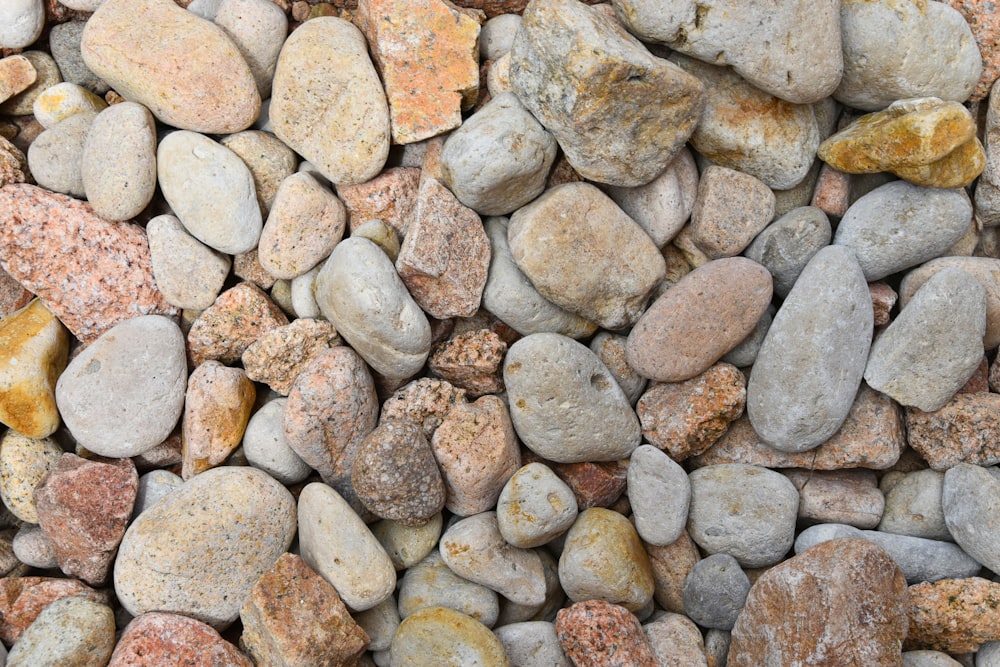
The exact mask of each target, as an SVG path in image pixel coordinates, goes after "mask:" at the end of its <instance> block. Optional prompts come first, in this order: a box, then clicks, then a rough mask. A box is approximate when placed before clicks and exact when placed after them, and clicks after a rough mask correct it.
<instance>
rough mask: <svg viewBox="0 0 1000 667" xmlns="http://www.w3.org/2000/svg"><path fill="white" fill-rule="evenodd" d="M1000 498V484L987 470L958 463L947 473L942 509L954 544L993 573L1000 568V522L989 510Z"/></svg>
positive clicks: (943, 489)
mask: <svg viewBox="0 0 1000 667" xmlns="http://www.w3.org/2000/svg"><path fill="white" fill-rule="evenodd" d="M998 495H1000V481H997V480H996V479H995V478H994V477H993V475H991V474H990V472H989V471H988V470H985V469H983V468H981V467H979V466H975V465H971V464H968V463H959V464H958V465H956V466H954V467H952V468H950V469H949V470H948V471H947V472H946V473H945V474H944V485H943V487H942V491H941V509H942V511H943V512H944V520H945V524H946V525H947V526H948V531H949V532H950V533H951V535H952V537H953V538H954V540H955V542H957V543H958V545H959V546H960V547H962V549H964V550H965V552H966V553H968V554H969V555H970V556H972V557H973V558H975V559H976V560H977V561H979V562H980V563H982V564H983V566H984V567H986V568H989V569H990V570H994V571H995V570H996V569H1000V562H998V558H997V553H998V552H997V540H998V539H1000V523H998V521H997V519H996V517H995V516H994V515H993V514H992V513H991V512H990V511H989V508H990V507H991V506H992V505H993V504H994V503H996V499H997V497H998Z"/></svg>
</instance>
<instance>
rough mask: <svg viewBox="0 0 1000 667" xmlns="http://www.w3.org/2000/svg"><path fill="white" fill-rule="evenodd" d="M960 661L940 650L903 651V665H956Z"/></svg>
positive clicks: (942, 666)
mask: <svg viewBox="0 0 1000 667" xmlns="http://www.w3.org/2000/svg"><path fill="white" fill-rule="evenodd" d="M961 664H962V663H960V662H958V661H957V660H952V659H951V658H950V657H948V654H947V653H941V652H940V651H905V652H904V653H903V667H957V666H958V665H961Z"/></svg>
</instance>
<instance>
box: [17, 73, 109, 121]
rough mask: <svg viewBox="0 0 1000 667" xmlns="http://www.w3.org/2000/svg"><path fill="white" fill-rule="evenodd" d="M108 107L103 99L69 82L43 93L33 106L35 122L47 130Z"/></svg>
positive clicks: (59, 84) (52, 87)
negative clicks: (71, 118)
mask: <svg viewBox="0 0 1000 667" xmlns="http://www.w3.org/2000/svg"><path fill="white" fill-rule="evenodd" d="M107 107H108V104H107V102H105V101H104V100H103V99H102V98H101V97H98V96H97V95H95V94H94V93H92V92H90V91H89V90H87V89H86V88H84V87H83V86H79V85H77V84H75V83H70V82H68V81H65V82H62V83H56V84H55V85H53V86H50V87H48V88H46V89H45V90H43V91H41V92H40V93H39V94H38V96H37V97H36V98H35V101H34V103H33V104H32V111H33V112H34V116H35V120H37V121H38V122H39V123H41V125H42V127H44V128H45V129H47V130H50V129H52V128H53V127H55V126H56V125H58V124H59V123H61V122H62V121H64V120H66V119H67V118H70V117H71V116H76V115H77V114H81V113H92V114H98V113H100V112H101V111H103V110H104V109H106V108H107Z"/></svg>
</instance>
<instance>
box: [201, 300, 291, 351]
mask: <svg viewBox="0 0 1000 667" xmlns="http://www.w3.org/2000/svg"><path fill="white" fill-rule="evenodd" d="M286 324H288V318H287V317H285V314H284V313H283V312H281V309H280V308H279V307H278V306H277V305H276V304H275V303H274V302H273V301H271V299H270V298H269V297H268V296H267V294H265V293H264V292H263V291H261V290H260V288H258V287H256V286H255V285H253V284H252V283H245V282H241V283H238V284H237V285H236V286H235V287H232V288H230V289H228V290H226V291H225V292H223V293H222V294H220V295H219V297H218V298H217V299H216V300H215V303H213V304H212V305H211V306H209V307H208V308H206V309H205V310H203V311H202V312H201V313H200V314H199V315H198V318H197V319H196V320H195V321H194V323H192V324H191V329H190V330H189V331H188V335H187V343H188V355H189V357H190V358H191V361H192V362H193V365H194V366H198V365H200V364H201V363H202V362H204V361H206V360H208V359H215V360H217V361H221V362H222V363H224V364H231V363H234V362H236V361H238V360H239V359H240V357H241V356H242V355H243V353H244V352H246V350H247V348H248V347H250V345H252V344H253V343H254V341H256V340H257V339H258V338H260V337H261V336H263V335H264V334H265V333H266V332H268V331H270V330H271V329H277V328H278V327H281V326H284V325H286Z"/></svg>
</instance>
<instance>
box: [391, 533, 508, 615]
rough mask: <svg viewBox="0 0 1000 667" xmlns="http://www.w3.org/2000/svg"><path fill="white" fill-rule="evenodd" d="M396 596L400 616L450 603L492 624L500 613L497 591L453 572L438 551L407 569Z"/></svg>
mask: <svg viewBox="0 0 1000 667" xmlns="http://www.w3.org/2000/svg"><path fill="white" fill-rule="evenodd" d="M397 597H398V599H399V616H400V618H406V617H407V616H409V615H410V614H412V613H414V612H416V611H419V610H421V609H423V608H424V607H447V608H448V609H454V610H455V611H460V612H462V613H463V614H468V615H469V616H471V617H472V618H474V619H476V620H477V621H479V622H480V623H482V624H483V625H485V626H486V627H488V628H492V627H493V624H494V623H496V622H497V616H499V615H500V601H499V596H498V595H497V593H496V591H494V590H493V589H491V588H487V587H486V586H483V585H482V584H477V583H475V582H472V581H469V580H468V579H464V578H462V577H460V576H458V575H457V574H455V573H454V572H452V571H451V568H449V567H448V566H447V565H446V564H445V562H444V560H442V559H441V554H440V553H438V552H437V551H432V552H431V553H429V554H427V557H426V558H424V559H423V560H422V561H420V562H419V563H417V564H416V565H414V566H412V567H410V568H409V569H407V570H406V574H404V575H403V579H402V581H401V582H400V584H399V594H398V596H397Z"/></svg>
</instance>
